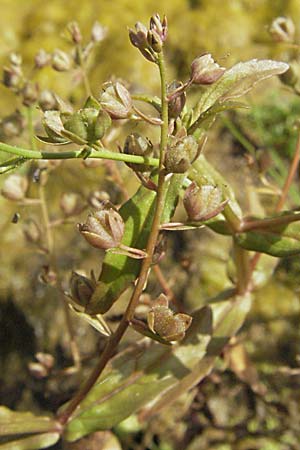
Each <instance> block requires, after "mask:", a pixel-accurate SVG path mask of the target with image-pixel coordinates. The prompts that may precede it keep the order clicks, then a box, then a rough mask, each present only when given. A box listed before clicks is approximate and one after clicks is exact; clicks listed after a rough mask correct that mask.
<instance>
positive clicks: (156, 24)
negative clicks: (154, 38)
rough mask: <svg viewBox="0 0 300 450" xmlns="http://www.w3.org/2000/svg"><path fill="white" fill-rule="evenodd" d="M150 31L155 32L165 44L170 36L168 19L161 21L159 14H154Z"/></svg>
mask: <svg viewBox="0 0 300 450" xmlns="http://www.w3.org/2000/svg"><path fill="white" fill-rule="evenodd" d="M150 30H151V31H155V33H157V34H158V35H159V37H160V39H161V41H162V42H164V41H165V40H166V39H167V35H168V23H167V17H166V16H164V18H163V20H162V21H161V19H160V17H159V14H154V15H153V16H152V17H151V19H150Z"/></svg>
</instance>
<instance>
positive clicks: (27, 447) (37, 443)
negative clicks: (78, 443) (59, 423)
mask: <svg viewBox="0 0 300 450" xmlns="http://www.w3.org/2000/svg"><path fill="white" fill-rule="evenodd" d="M59 438H60V436H59V434H58V433H45V434H38V435H36V436H30V437H25V438H22V439H18V440H14V441H10V442H6V443H5V444H0V450H37V449H42V448H48V447H51V446H52V445H54V444H55V443H56V442H57V441H58V440H59Z"/></svg>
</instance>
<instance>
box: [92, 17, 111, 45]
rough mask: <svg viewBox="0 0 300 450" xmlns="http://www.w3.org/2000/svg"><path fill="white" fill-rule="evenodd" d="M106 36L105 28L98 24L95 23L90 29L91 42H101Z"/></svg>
mask: <svg viewBox="0 0 300 450" xmlns="http://www.w3.org/2000/svg"><path fill="white" fill-rule="evenodd" d="M106 35H107V28H106V27H104V26H102V25H101V24H100V23H99V22H95V23H94V25H93V27H92V32H91V39H92V41H93V42H101V41H103V39H104V38H105V37H106Z"/></svg>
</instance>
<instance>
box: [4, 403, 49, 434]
mask: <svg viewBox="0 0 300 450" xmlns="http://www.w3.org/2000/svg"><path fill="white" fill-rule="evenodd" d="M56 427H57V423H56V422H55V420H53V419H51V418H50V417H47V416H35V415H34V414H32V413H30V412H16V411H12V410H10V409H9V408H6V407H5V406H0V436H11V435H18V434H26V433H43V432H46V431H53V430H55V429H56Z"/></svg>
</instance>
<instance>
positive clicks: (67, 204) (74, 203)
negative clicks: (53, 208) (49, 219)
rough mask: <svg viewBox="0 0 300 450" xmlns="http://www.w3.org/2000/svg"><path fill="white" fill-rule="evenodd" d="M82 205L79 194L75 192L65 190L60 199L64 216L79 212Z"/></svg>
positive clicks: (81, 209) (82, 207)
mask: <svg viewBox="0 0 300 450" xmlns="http://www.w3.org/2000/svg"><path fill="white" fill-rule="evenodd" d="M84 207H85V205H84V203H83V201H82V198H81V196H80V195H79V194H76V193H75V192H65V193H64V194H63V195H62V197H61V199H60V208H61V210H62V211H63V213H64V215H65V216H66V217H71V216H75V215H76V214H80V213H81V212H82V211H83V209H84Z"/></svg>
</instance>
